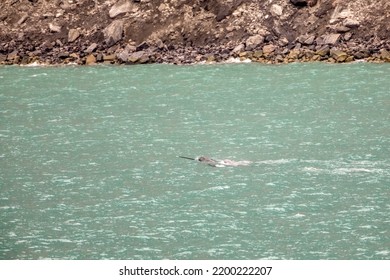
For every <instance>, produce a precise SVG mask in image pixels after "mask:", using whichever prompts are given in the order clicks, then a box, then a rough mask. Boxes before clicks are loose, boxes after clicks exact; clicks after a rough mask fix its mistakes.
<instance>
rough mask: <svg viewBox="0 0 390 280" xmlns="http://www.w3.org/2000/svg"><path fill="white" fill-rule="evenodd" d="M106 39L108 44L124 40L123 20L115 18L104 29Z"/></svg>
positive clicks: (111, 44)
mask: <svg viewBox="0 0 390 280" xmlns="http://www.w3.org/2000/svg"><path fill="white" fill-rule="evenodd" d="M103 34H104V39H105V42H106V44H107V45H108V46H113V45H115V44H116V43H117V42H118V41H120V40H122V36H123V21H122V20H114V21H113V22H112V23H111V24H110V25H108V26H107V27H106V28H105V29H104V30H103Z"/></svg>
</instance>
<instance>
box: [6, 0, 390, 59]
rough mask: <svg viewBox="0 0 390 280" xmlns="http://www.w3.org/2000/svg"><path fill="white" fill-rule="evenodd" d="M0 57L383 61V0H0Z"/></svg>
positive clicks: (386, 16) (388, 29)
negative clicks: (0, 1)
mask: <svg viewBox="0 0 390 280" xmlns="http://www.w3.org/2000/svg"><path fill="white" fill-rule="evenodd" d="M1 5H2V7H1V10H0V64H5V65H10V64H31V63H42V64H69V63H74V64H80V65H84V64H86V65H92V64H96V63H106V64H143V63H172V64H191V63H214V62H224V61H230V60H235V61H240V60H242V61H249V60H250V61H255V62H260V63H289V62H297V61H300V62H309V61H324V62H331V63H343V62H353V61H356V60H363V61H369V62H390V2H389V1H388V0H377V1H370V0H354V1H352V0H351V1H339V0H248V1H244V0H153V1H152V0H3V1H2V4H1Z"/></svg>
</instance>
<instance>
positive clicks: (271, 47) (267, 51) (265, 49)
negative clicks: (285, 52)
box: [263, 44, 276, 56]
mask: <svg viewBox="0 0 390 280" xmlns="http://www.w3.org/2000/svg"><path fill="white" fill-rule="evenodd" d="M275 50H276V46H275V45H272V44H269V45H265V46H264V47H263V54H264V55H265V56H268V55H270V54H271V53H273V52H274V51H275Z"/></svg>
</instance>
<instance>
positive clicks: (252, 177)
mask: <svg viewBox="0 0 390 280" xmlns="http://www.w3.org/2000/svg"><path fill="white" fill-rule="evenodd" d="M201 155H204V156H209V157H212V158H215V159H231V160H237V161H241V160H249V161H252V162H253V163H252V164H251V165H250V166H239V167H228V166H227V167H211V166H208V165H205V164H202V163H199V162H196V161H194V160H188V159H183V158H179V157H178V156H186V157H191V158H195V157H198V156H201ZM0 259H129V260H131V259H142V260H149V259H155V260H160V259H183V260H187V259H230V260H236V259H248V260H249V259H299V260H304V259H365V260H371V259H386V260H389V259H390V64H379V65H376V64H366V63H356V64H344V65H329V64H289V65H278V66H275V65H274V66H270V65H261V64H220V65H191V66H174V65H144V66H115V67H110V66H96V67H76V66H67V67H0Z"/></svg>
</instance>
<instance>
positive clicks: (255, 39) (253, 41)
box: [245, 35, 264, 51]
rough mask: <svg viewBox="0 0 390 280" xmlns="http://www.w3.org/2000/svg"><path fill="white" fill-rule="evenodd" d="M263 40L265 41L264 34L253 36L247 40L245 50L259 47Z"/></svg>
mask: <svg viewBox="0 0 390 280" xmlns="http://www.w3.org/2000/svg"><path fill="white" fill-rule="evenodd" d="M263 42H264V37H263V36H261V35H254V36H251V37H249V38H248V39H247V40H246V42H245V45H246V48H245V50H247V51H251V50H253V49H255V48H257V47H258V46H259V45H260V44H261V43H263Z"/></svg>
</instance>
